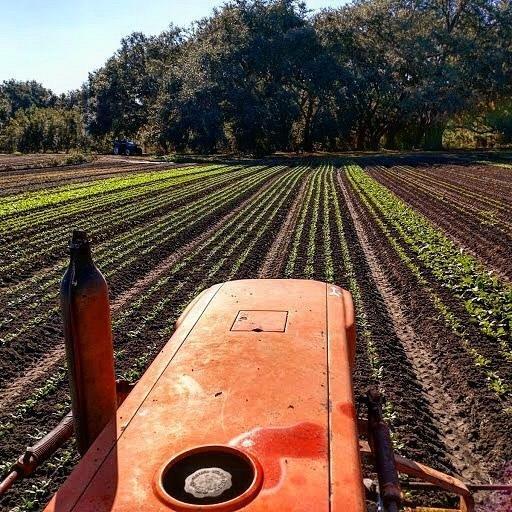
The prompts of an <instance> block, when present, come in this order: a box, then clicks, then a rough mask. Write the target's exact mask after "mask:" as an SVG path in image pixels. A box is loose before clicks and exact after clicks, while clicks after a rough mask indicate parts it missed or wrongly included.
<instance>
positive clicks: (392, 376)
mask: <svg viewBox="0 0 512 512" xmlns="http://www.w3.org/2000/svg"><path fill="white" fill-rule="evenodd" d="M511 192H512V169H509V168H507V167H497V166H491V165H487V164H460V165H459V164H457V165H453V164H449V165H447V164H446V165H445V164H440V163H437V164H435V165H430V166H429V165H426V164H418V165H413V164H412V165H409V163H407V164H403V163H400V164H399V165H388V166H380V165H369V166H367V167H366V168H365V167H360V166H358V165H355V164H348V163H347V164H342V163H330V162H328V161H327V160H326V162H325V163H320V164H319V163H318V161H316V160H315V161H314V163H313V161H308V160H304V161H303V162H301V163H297V164H293V165H292V164H290V163H289V162H283V163H277V164H276V163H265V162H262V163H261V164H259V165H256V164H253V165H248V164H241V163H240V164H232V165H226V164H208V165H187V166H183V167H179V168H178V167H174V168H170V167H169V165H164V164H158V165H156V164H151V163H144V162H136V163H130V162H119V163H113V161H110V160H109V161H108V162H107V161H105V162H96V163H94V164H86V165H83V166H79V167H75V168H73V167H70V168H65V169H64V168H62V169H61V168H55V169H44V170H25V171H22V170H17V171H5V172H3V173H0V243H1V247H2V249H1V252H0V311H1V312H2V313H1V315H0V447H1V448H0V473H2V475H3V474H5V473H6V472H7V470H8V468H9V466H10V464H11V463H12V462H13V461H14V460H15V459H16V458H17V457H18V456H19V454H20V453H22V452H23V450H24V448H25V446H26V445H27V443H28V444H30V443H32V442H33V440H34V439H38V438H40V437H41V436H43V435H44V434H45V433H46V432H47V431H48V430H50V429H51V428H52V427H53V426H54V425H55V424H56V423H58V421H59V419H60V418H61V417H62V416H63V415H64V414H65V412H66V411H67V410H68V409H69V407H70V403H69V395H68V386H67V377H66V371H65V362H64V347H63V337H62V326H61V320H60V312H59V308H58V283H59V279H60V277H61V276H62V274H63V272H64V269H65V267H66V265H67V258H68V257H67V254H66V245H67V241H68V238H69V236H70V233H71V230H72V229H73V228H81V229H85V230H87V231H88V232H89V234H90V235H91V236H92V239H93V242H94V249H93V252H94V258H95V261H96V263H97V265H98V267H99V268H100V269H101V270H102V272H103V273H104V274H105V276H106V278H107V281H108V283H109V286H110V294H111V304H112V313H113V328H114V338H115V350H116V371H117V373H118V375H119V376H120V377H123V378H127V379H129V380H135V379H137V378H138V376H140V375H141V373H143V372H144V370H145V369H146V368H147V366H148V365H149V364H150V363H151V361H152V359H153V358H154V356H155V355H156V354H157V353H158V351H159V350H160V348H161V347H162V346H163V345H164V344H165V343H166V341H167V339H168V338H169V337H170V336H171V334H172V332H173V323H174V320H175V319H176V318H177V317H178V316H179V314H180V313H181V311H182V310H183V309H184V307H185V306H186V304H187V303H188V302H189V301H190V300H191V299H192V298H193V297H194V296H195V295H197V294H198V293H199V292H200V291H201V290H203V289H205V288H207V287H209V286H211V285H213V284H215V283H218V282H222V281H226V280H230V279H239V278H269V277H290V278H292V277H293V278H306V279H317V280H323V281H328V282H334V283H336V284H339V285H341V286H343V287H345V288H347V289H349V290H350V291H351V292H352V294H353V297H354V302H355V306H356V311H357V319H358V320H357V324H358V345H357V361H356V370H355V375H354V379H355V391H356V394H358V395H360V394H363V393H364V392H365V390H366V389H367V388H368V386H369V385H370V384H377V385H379V386H380V387H381V388H382V390H383V391H384V393H385V395H386V397H387V399H388V401H387V406H386V416H387V418H388V420H389V422H390V423H391V425H392V428H393V439H394V442H395V448H396V450H397V451H399V452H400V453H402V454H405V455H406V456H409V457H411V458H415V459H417V460H421V461H424V462H425V463H427V464H430V465H432V466H434V467H436V468H439V469H441V470H444V471H448V472H450V473H452V474H455V475H458V476H460V477H461V478H463V479H467V480H475V481H480V482H489V481H500V480H505V479H506V477H507V476H506V475H507V474H508V475H509V477H510V467H509V464H510V463H511V461H512V439H511V435H510V432H512V371H511V369H512V339H511V324H512V286H511V284H510V279H511V277H512V265H511V263H510V255H509V253H510V247H511V241H512V215H511V210H512V202H511ZM76 461H77V456H76V455H75V450H74V446H73V443H72V442H69V443H68V444H67V445H66V446H65V447H64V448H63V449H61V450H60V451H59V452H58V453H57V454H56V455H55V456H54V457H53V458H52V459H51V460H49V461H48V462H46V463H45V464H44V465H43V466H41V467H40V468H39V469H38V471H37V472H36V474H35V476H33V477H32V478H30V479H28V480H26V481H24V482H23V483H21V484H19V485H17V486H16V487H15V489H13V490H11V491H10V492H9V493H8V494H7V495H6V497H5V498H4V499H3V501H2V502H1V505H2V507H3V508H2V510H13V509H14V510H17V511H25V510H39V509H41V507H42V506H43V505H44V503H45V502H46V501H47V500H48V498H49V496H50V495H51V493H52V492H53V491H55V489H56V488H57V487H58V485H59V484H60V483H61V482H62V481H63V479H64V478H65V477H66V475H67V474H69V471H70V469H71V468H72V467H73V464H74V463H76ZM507 471H508V473H507ZM479 498H480V502H481V507H482V510H486V511H488V512H490V511H491V510H492V511H510V510H512V508H511V507H512V504H511V503H510V502H507V501H506V499H507V498H506V497H500V496H494V497H493V498H492V501H491V498H485V497H479ZM428 499H429V500H432V502H436V503H439V502H441V503H444V504H446V503H448V504H449V503H450V498H447V497H446V496H444V495H443V496H434V497H432V496H430V497H428ZM508 499H510V497H509V498H508ZM491 503H492V504H491Z"/></svg>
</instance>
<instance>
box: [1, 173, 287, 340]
mask: <svg viewBox="0 0 512 512" xmlns="http://www.w3.org/2000/svg"><path fill="white" fill-rule="evenodd" d="M282 169H283V168H282V167H281V168H279V167H275V168H272V169H264V170H259V171H257V170H256V169H255V173H254V174H253V175H249V176H246V177H245V178H243V179H241V180H240V181H238V182H237V183H235V184H229V185H228V186H227V187H224V188H222V189H221V190H217V191H215V192H213V193H211V194H208V195H206V196H205V197H201V198H200V199H198V200H197V201H195V202H193V203H191V204H190V205H185V206H183V207H182V208H179V209H178V210H176V211H173V212H171V213H170V214H168V215H165V216H164V217H163V218H159V217H157V218H156V219H154V220H152V221H151V222H149V223H147V224H144V225H142V226H139V227H137V228H135V229H132V230H130V231H128V232H126V233H122V234H121V235H118V236H116V237H114V238H113V239H111V240H109V241H108V242H105V243H104V244H102V245H101V246H99V247H98V249H97V251H96V254H97V261H98V264H99V265H100V266H101V268H102V269H103V270H104V273H105V274H106V275H107V277H108V278H109V279H112V278H113V277H115V276H118V275H121V277H122V274H123V272H126V271H127V270H129V269H130V268H132V266H133V265H135V263H136V262H137V261H145V262H147V261H151V255H152V254H159V252H160V251H161V249H162V248H164V249H165V251H167V252H172V251H173V249H175V248H176V244H177V243H178V244H179V243H180V242H181V243H183V242H185V241H186V238H185V234H186V233H188V232H191V231H193V229H194V226H200V225H201V224H202V223H204V222H205V220H206V219H208V218H213V217H215V216H217V215H219V214H220V213H221V212H223V211H229V208H230V207H232V206H233V205H234V204H235V203H236V202H237V201H238V200H240V198H241V197H244V196H247V195H250V194H251V192H253V191H254V190H256V189H257V188H258V187H259V186H260V184H261V183H263V182H264V181H265V180H266V179H268V178H269V177H271V176H273V175H274V174H275V173H278V172H280V171H281V170H282ZM155 241H157V243H155ZM64 266H65V265H64V262H62V263H60V264H58V265H56V266H55V267H54V268H53V269H52V272H51V273H41V274H40V275H38V276H35V278H31V279H28V280H26V281H25V282H24V283H23V284H21V285H19V286H16V287H14V288H15V289H16V290H15V293H13V294H12V295H11V296H12V299H11V300H9V302H8V303H7V306H8V308H6V309H10V308H12V314H8V315H7V317H6V320H4V326H6V324H8V323H11V322H13V326H9V332H8V334H6V335H5V336H4V337H3V343H4V344H9V343H10V342H12V341H13V340H15V339H17V338H19V337H20V336H21V335H23V334H24V333H26V332H29V331H30V330H31V329H32V328H33V327H34V326H35V325H37V324H40V323H41V322H43V321H45V320H47V319H48V318H50V317H51V316H52V315H55V314H56V312H57V308H56V307H53V308H52V307H50V308H49V307H48V306H49V305H51V303H52V302H53V303H55V302H54V301H55V295H56V290H57V283H58V279H59V276H60V275H61V272H62V271H63V269H64ZM125 269H126V270H125ZM129 284H130V282H129V280H127V281H126V285H129ZM21 288H23V289H21ZM22 305H24V308H25V310H26V311H33V313H31V315H33V316H32V318H31V319H30V320H28V321H25V322H24V323H23V324H22V325H21V326H20V325H19V324H18V325H17V326H16V323H15V320H16V318H17V314H16V312H17V311H19V308H20V306H22ZM37 310H40V311H41V313H39V314H37V313H36V311H37ZM7 313H8V311H7Z"/></svg>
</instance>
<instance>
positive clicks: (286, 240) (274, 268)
mask: <svg viewBox="0 0 512 512" xmlns="http://www.w3.org/2000/svg"><path fill="white" fill-rule="evenodd" d="M310 179H311V177H308V179H307V180H304V182H303V183H302V185H301V187H300V189H299V192H298V194H297V197H296V198H295V200H294V201H293V203H292V206H291V207H290V211H289V212H288V215H287V217H286V220H285V221H284V224H283V225H282V226H281V229H280V230H279V233H278V234H277V236H276V238H275V239H274V242H273V243H272V247H271V248H270V250H269V252H268V253H267V256H266V258H265V260H264V261H263V265H262V266H261V269H260V271H259V272H258V279H270V278H275V277H277V276H279V275H280V273H281V269H282V268H283V265H284V262H285V260H286V256H287V249H288V246H289V245H290V242H291V238H292V233H293V231H294V230H295V224H296V223H297V217H298V214H299V210H300V206H301V205H302V203H303V201H304V196H305V193H306V185H307V183H308V181H309V180H310Z"/></svg>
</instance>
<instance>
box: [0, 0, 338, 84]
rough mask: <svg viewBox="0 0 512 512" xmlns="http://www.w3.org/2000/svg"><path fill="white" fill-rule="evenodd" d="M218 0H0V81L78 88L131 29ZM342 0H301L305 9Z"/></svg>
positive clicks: (155, 27)
mask: <svg viewBox="0 0 512 512" xmlns="http://www.w3.org/2000/svg"><path fill="white" fill-rule="evenodd" d="M222 3H223V2H222V0H218V1H217V0H213V1H212V0H210V1H208V0H186V1H184V2H183V1H182V2H180V1H177V0H147V1H146V2H141V1H140V0H138V1H135V0H123V1H120V0H115V1H108V0H107V1H105V0H103V1H102V0H45V1H43V0H0V12H1V13H2V15H1V17H0V82H2V81H3V80H7V79H9V78H15V79H17V80H31V79H33V80H37V81H38V82H41V83H42V84H43V85H44V86H46V87H49V88H50V89H52V90H53V91H54V92H56V93H61V92H65V91H67V90H70V89H74V88H78V87H80V85H81V84H82V83H83V82H84V81H85V80H86V79H87V74H88V72H89V71H93V70H94V69H97V68H99V67H100V66H101V65H102V64H103V63H104V62H105V60H106V59H107V58H108V57H109V56H110V55H112V54H113V53H114V51H115V50H116V49H117V48H118V47H119V41H120V40H121V38H122V37H124V36H125V35H128V34H130V33H131V32H134V31H141V32H144V33H145V34H158V33H159V32H161V31H162V30H164V29H165V28H166V27H167V26H168V25H169V24H170V23H174V24H175V25H178V26H187V25H189V24H190V22H192V21H194V20H197V19H199V18H202V17H204V16H207V15H209V14H210V13H211V11H212V9H213V7H215V6H218V5H221V4H222ZM343 3H344V0H307V1H306V4H307V5H308V7H309V8H310V9H320V8H322V7H338V6H340V5H341V4H343Z"/></svg>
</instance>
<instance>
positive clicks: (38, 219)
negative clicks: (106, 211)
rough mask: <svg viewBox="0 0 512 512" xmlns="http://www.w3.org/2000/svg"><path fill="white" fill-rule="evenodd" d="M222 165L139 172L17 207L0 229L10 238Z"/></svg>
mask: <svg viewBox="0 0 512 512" xmlns="http://www.w3.org/2000/svg"><path fill="white" fill-rule="evenodd" d="M224 169H225V166H217V167H213V166H210V167H207V168H204V167H200V168H187V170H188V173H185V171H184V170H183V171H182V175H181V176H174V175H172V174H170V175H169V176H167V177H165V178H160V179H154V177H153V173H151V175H150V176H148V179H147V180H143V179H142V178H141V177H140V176H139V183H138V184H137V185H136V186H133V187H129V186H124V187H120V188H113V189H110V190H109V189H108V188H107V189H105V190H103V191H98V190H96V191H95V193H91V194H87V193H86V192H87V189H86V190H83V191H82V194H81V196H80V197H79V198H76V199H73V200H67V201H63V202H58V203H55V204H51V205H48V206H44V207H40V208H37V209H34V210H26V211H17V212H16V214H13V215H10V216H7V217H4V218H3V219H2V218H1V217H0V233H1V234H2V236H6V237H7V236H8V237H10V238H12V237H13V235H15V234H16V233H23V232H24V231H25V230H27V229H33V228H34V227H36V226H37V227H40V228H44V227H46V226H47V225H49V224H51V223H53V222H55V221H59V220H64V219H66V218H69V217H71V216H73V215H76V214H77V213H82V214H83V213H86V212H93V211H95V210H100V209H101V208H106V207H107V206H108V205H109V204H112V203H113V202H122V201H129V200H134V199H136V198H137V197H141V196H144V195H146V194H147V193H149V192H153V193H154V194H157V193H158V191H160V190H165V189H167V188H169V187H170V186H174V185H179V184H184V183H188V182H190V181H194V180H197V179H201V178H203V177H205V176H209V175H213V174H216V173H222V172H224ZM169 172H170V171H169ZM174 172H175V171H174ZM104 181H108V179H104V180H96V181H95V183H97V185H96V188H98V189H100V188H101V185H102V182H104ZM9 197H11V196H9ZM12 197H13V198H14V199H16V198H18V196H17V195H14V196H12Z"/></svg>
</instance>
